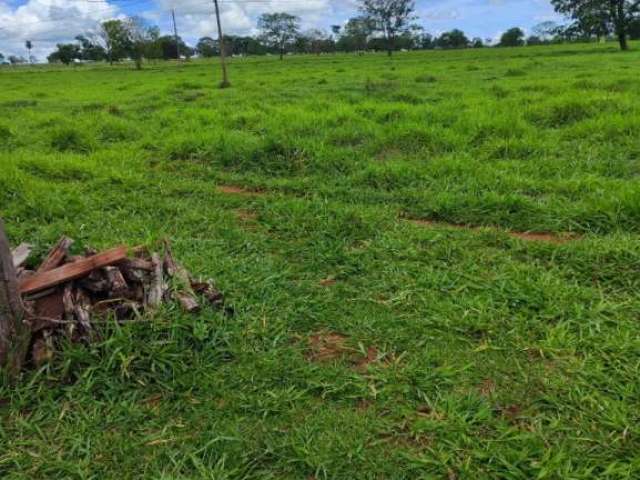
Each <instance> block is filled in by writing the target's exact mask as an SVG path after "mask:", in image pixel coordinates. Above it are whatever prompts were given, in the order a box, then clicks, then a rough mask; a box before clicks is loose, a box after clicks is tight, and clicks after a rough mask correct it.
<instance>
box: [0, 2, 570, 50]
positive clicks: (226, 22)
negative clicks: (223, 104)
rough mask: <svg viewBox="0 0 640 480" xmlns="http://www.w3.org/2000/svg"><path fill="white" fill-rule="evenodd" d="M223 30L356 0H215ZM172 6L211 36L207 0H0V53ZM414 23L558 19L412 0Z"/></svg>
mask: <svg viewBox="0 0 640 480" xmlns="http://www.w3.org/2000/svg"><path fill="white" fill-rule="evenodd" d="M220 2H221V9H222V24H223V30H224V32H225V33H227V34H254V33H256V19H257V17H258V16H259V15H260V14H262V13H264V12H276V11H286V12H289V13H293V14H296V15H298V16H299V17H300V18H301V19H302V27H303V29H307V28H320V29H325V30H327V31H328V30H329V27H330V26H331V25H337V24H343V23H344V22H345V21H346V20H347V19H348V18H349V17H352V16H354V15H356V14H357V13H358V1H357V0H220ZM172 8H173V9H175V14H176V23H177V27H178V33H179V34H180V36H181V37H182V38H184V39H185V40H187V43H189V44H191V45H194V44H195V42H196V41H197V39H198V38H200V37H202V36H212V37H215V35H216V29H215V18H214V16H213V4H212V1H211V0H0V53H2V54H4V55H5V57H8V56H9V55H21V56H24V57H26V56H27V52H26V49H25V46H24V44H25V41H26V40H31V41H32V43H33V50H32V54H33V55H34V56H35V57H36V58H37V59H38V60H39V61H44V60H45V59H46V56H47V55H48V54H49V53H50V52H51V51H52V50H53V49H54V48H55V45H56V43H64V42H70V41H73V38H74V37H75V36H76V35H78V34H81V33H84V32H91V31H95V28H96V25H97V24H98V23H99V22H101V21H104V20H107V19H110V18H119V17H124V16H128V15H138V16H141V17H143V18H146V19H147V20H148V21H150V22H153V23H154V24H156V25H158V26H160V28H161V29H162V31H163V32H167V33H168V32H170V31H171V29H172V25H171V9H172ZM416 13H417V15H418V16H419V20H418V23H419V24H420V25H422V26H423V27H424V28H425V30H426V31H428V32H430V33H432V34H435V35H438V34H440V33H442V32H444V31H447V30H451V29H452V28H460V29H461V30H464V31H465V32H466V33H467V36H469V37H470V38H471V37H480V38H483V39H488V38H491V39H495V38H497V37H498V36H499V35H500V34H501V33H502V32H503V31H505V30H507V29H508V28H510V27H514V26H519V27H521V28H523V29H524V30H525V32H526V31H528V30H530V29H531V27H532V26H533V25H535V24H537V23H540V22H543V21H547V20H556V21H560V20H561V18H560V17H559V16H557V15H556V14H555V13H554V11H553V8H552V7H551V5H550V2H549V0H416Z"/></svg>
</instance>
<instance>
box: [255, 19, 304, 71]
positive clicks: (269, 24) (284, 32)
mask: <svg viewBox="0 0 640 480" xmlns="http://www.w3.org/2000/svg"><path fill="white" fill-rule="evenodd" d="M258 28H259V29H260V32H261V34H260V38H261V39H262V41H263V42H264V43H265V44H266V45H267V46H269V47H272V48H274V49H277V50H278V51H279V52H280V60H282V59H283V58H284V54H285V53H286V49H287V46H288V45H290V44H291V43H292V42H293V41H294V40H295V38H296V37H297V36H298V33H299V30H300V18H298V17H296V16H295V15H291V14H289V13H286V12H279V13H264V14H262V16H260V18H259V19H258Z"/></svg>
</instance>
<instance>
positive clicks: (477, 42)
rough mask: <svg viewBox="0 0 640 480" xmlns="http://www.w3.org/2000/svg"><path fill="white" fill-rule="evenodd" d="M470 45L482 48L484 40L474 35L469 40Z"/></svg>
mask: <svg viewBox="0 0 640 480" xmlns="http://www.w3.org/2000/svg"><path fill="white" fill-rule="evenodd" d="M471 47H472V48H483V47H484V42H483V41H482V39H481V38H480V37H474V38H473V40H471Z"/></svg>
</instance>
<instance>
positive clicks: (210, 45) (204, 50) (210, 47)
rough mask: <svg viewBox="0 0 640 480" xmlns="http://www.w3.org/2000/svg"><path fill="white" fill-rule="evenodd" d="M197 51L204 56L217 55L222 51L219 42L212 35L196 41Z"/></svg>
mask: <svg viewBox="0 0 640 480" xmlns="http://www.w3.org/2000/svg"><path fill="white" fill-rule="evenodd" d="M196 52H198V55H200V56H201V57H203V58H211V57H215V56H216V55H218V54H219V53H220V49H219V48H218V42H217V41H215V40H214V39H213V38H211V37H202V38H201V39H200V40H198V43H196Z"/></svg>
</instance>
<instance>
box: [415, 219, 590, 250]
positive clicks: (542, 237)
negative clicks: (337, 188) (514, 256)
mask: <svg viewBox="0 0 640 480" xmlns="http://www.w3.org/2000/svg"><path fill="white" fill-rule="evenodd" d="M404 220H406V221H408V222H410V223H413V224H414V225H419V226H421V227H429V228H446V229H449V230H467V231H471V232H479V231H482V230H493V231H500V232H503V233H505V234H507V235H508V236H510V237H511V238H517V239H519V240H524V241H526V242H545V243H554V244H556V245H561V244H564V243H568V242H571V241H575V240H578V239H579V237H576V236H575V235H572V234H570V233H561V234H558V233H550V232H516V231H513V230H502V229H500V228H497V227H476V226H473V225H461V224H457V223H446V222H436V221H433V220H421V219H414V218H406V219H404Z"/></svg>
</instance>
